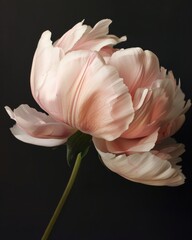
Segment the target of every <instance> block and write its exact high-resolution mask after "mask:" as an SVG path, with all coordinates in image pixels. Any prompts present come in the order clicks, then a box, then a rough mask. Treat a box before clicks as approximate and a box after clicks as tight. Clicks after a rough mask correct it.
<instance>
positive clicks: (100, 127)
mask: <svg viewBox="0 0 192 240" xmlns="http://www.w3.org/2000/svg"><path fill="white" fill-rule="evenodd" d="M40 77H41V76H40ZM37 101H38V103H40V106H41V107H42V108H43V109H44V110H45V111H46V112H47V113H49V114H50V115H51V116H54V118H56V119H58V120H60V121H63V122H65V123H66V124H68V125H70V126H72V127H73V128H77V129H79V130H80V131H82V132H84V133H88V134H91V135H93V136H95V137H100V138H105V139H107V140H113V139H115V138H117V137H118V136H120V135H121V134H122V133H123V131H125V130H126V129H127V128H128V125H129V124H130V122H131V121H132V119H133V116H134V109H133V104H132V99H131V96H130V94H129V92H128V89H127V87H126V85H125V84H124V83H123V80H122V79H121V78H120V77H119V75H118V72H117V71H116V69H115V68H114V67H112V66H110V65H106V64H105V62H104V60H103V59H102V58H101V57H100V55H99V54H98V53H96V52H91V51H73V52H70V53H68V54H67V55H66V56H65V57H64V58H63V59H62V61H61V62H60V64H59V65H58V66H57V69H54V68H53V70H52V69H50V71H49V72H48V73H47V76H46V83H45V84H43V85H42V86H41V89H40V91H39V93H38V98H37Z"/></svg>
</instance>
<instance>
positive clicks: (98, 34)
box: [72, 19, 126, 51]
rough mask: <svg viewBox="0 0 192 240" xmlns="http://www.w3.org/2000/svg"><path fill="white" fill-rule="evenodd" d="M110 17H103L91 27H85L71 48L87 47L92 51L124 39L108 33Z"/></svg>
mask: <svg viewBox="0 0 192 240" xmlns="http://www.w3.org/2000/svg"><path fill="white" fill-rule="evenodd" d="M111 22H112V21H111V20H110V19H103V20H101V21H99V22H98V23H97V24H95V26H94V27H93V28H90V27H89V28H87V31H86V32H85V34H84V35H83V36H82V38H80V39H79V41H78V42H77V43H76V45H75V46H74V47H73V49H72V50H78V49H87V50H93V51H100V49H101V48H103V47H105V46H114V45H116V44H118V43H120V42H123V41H126V37H125V36H123V37H121V38H118V37H117V36H115V35H108V33H109V25H110V24H111Z"/></svg>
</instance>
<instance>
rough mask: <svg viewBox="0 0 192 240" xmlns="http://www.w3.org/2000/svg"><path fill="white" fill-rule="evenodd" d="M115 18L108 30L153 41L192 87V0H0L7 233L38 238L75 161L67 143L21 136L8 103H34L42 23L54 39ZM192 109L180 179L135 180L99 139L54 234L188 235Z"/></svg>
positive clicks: (137, 42) (1, 231)
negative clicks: (116, 165) (101, 153)
mask: <svg viewBox="0 0 192 240" xmlns="http://www.w3.org/2000/svg"><path fill="white" fill-rule="evenodd" d="M103 18H111V19H112V20H113V23H112V25H111V26H110V33H113V34H115V35H117V36H122V35H127V37H128V41H127V42H126V43H124V44H123V46H124V47H132V46H139V47H142V48H143V49H149V50H152V51H153V52H154V53H156V54H157V55H158V57H159V59H160V63H161V65H163V66H165V67H166V68H167V69H169V70H170V69H172V70H173V71H174V73H175V76H176V78H177V79H179V78H180V79H181V84H182V89H183V91H184V92H185V94H186V98H191V92H192V79H191V77H192V67H191V56H192V37H191V33H192V30H191V29H192V22H191V20H192V6H191V1H190V0H188V1H187V0H162V1H159V0H158V1H155V0H151V1H150V0H145V1H142V0H127V1H108V0H102V1H99V0H92V1H91V0H90V1H85V0H81V1H73V0H71V1H70V0H68V1H66V0H55V1H53V0H52V1H51V0H23V1H22V0H17V1H15V0H11V1H10V0H0V81H1V84H0V85H1V93H0V142H1V144H0V239H2V240H12V239H19V240H39V239H40V238H41V236H42V234H43V231H44V230H45V227H46V225H47V224H48V221H49V219H50V217H51V215H52V213H53V210H54V209H55V207H56V205H57V203H58V200H59V199H60V196H61V194H62V192H63V190H64V188H65V186H66V183H67V180H68V178H69V175H70V171H71V169H70V168H69V167H68V166H67V163H66V157H65V154H66V151H65V148H64V147H59V148H57V149H51V148H44V147H38V146H33V145H28V144H25V143H22V142H20V141H18V140H17V139H15V138H14V137H13V136H12V135H11V133H10V131H9V127H11V126H12V124H13V121H12V120H10V119H9V117H8V115H7V114H6V112H5V111H4V106H5V105H9V106H10V107H11V108H15V107H17V106H18V105H20V104H21V103H27V104H29V105H30V106H32V107H36V106H37V104H36V103H35V101H34V100H33V98H32V96H31V92H30V87H29V75H30V68H31V62H32V57H33V54H34V51H35V49H36V45H37V41H38V40H39V37H40V35H41V33H42V32H43V31H44V30H46V29H49V30H51V31H52V32H53V36H52V39H53V40H56V39H57V38H58V37H60V36H61V35H62V34H63V33H64V32H65V31H67V30H68V29H69V28H71V27H72V26H73V25H74V24H76V23H77V22H79V21H81V20H82V19H85V23H86V24H89V25H91V26H93V25H94V24H95V23H96V22H97V21H99V20H101V19H103ZM191 129H192V124H191V111H190V112H188V113H187V121H186V123H185V125H184V126H183V127H182V129H181V130H180V131H179V132H178V133H177V134H176V136H175V137H176V138H177V140H178V141H181V142H183V143H185V145H186V152H185V153H184V154H183V172H184V173H185V175H186V177H187V180H186V183H185V184H184V185H182V186H180V187H176V188H171V187H152V186H146V185H142V184H137V183H133V182H130V181H127V180H125V179H123V178H122V177H120V176H118V175H116V174H114V173H112V172H110V171H109V170H107V169H106V168H105V167H104V166H103V165H102V163H101V162H100V161H99V160H98V157H97V154H96V152H95V150H94V149H91V151H90V153H89V154H88V156H87V157H86V159H85V160H84V161H83V164H82V166H81V169H80V172H79V175H78V179H77V182H76V183H75V186H74V188H73V190H72V192H71V194H70V196H69V198H68V201H67V203H66V205H65V207H64V209H63V211H62V214H61V216H60V218H59V220H58V222H57V224H56V226H55V228H54V231H53V234H52V236H51V238H50V239H53V240H61V239H66V240H74V239H78V240H99V239H102V240H113V239H115V240H125V239H126V240H128V239H129V240H140V239H143V240H145V239H146V240H162V239H163V240H177V239H182V240H188V239H191V229H192V159H191V155H192V154H191V136H192V131H191Z"/></svg>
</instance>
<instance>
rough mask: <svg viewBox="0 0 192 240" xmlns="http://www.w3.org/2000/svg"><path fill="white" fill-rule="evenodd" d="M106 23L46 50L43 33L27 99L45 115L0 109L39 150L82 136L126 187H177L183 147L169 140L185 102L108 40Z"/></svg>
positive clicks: (148, 55)
mask: <svg viewBox="0 0 192 240" xmlns="http://www.w3.org/2000/svg"><path fill="white" fill-rule="evenodd" d="M111 22H112V21H111V20H110V19H103V20H101V21H99V22H98V23H97V24H96V25H95V26H94V27H93V28H92V27H90V26H88V25H85V24H83V21H82V22H79V23H77V24H76V25H75V26H74V27H73V28H71V29H70V30H69V31H67V32H66V33H65V34H64V35H63V36H62V37H61V38H60V39H58V40H57V41H56V42H54V43H52V41H51V32H50V31H45V32H44V33H43V34H42V35H41V38H40V40H39V42H38V45H37V49H36V51H35V54H34V58H33V63H32V68H31V79H30V84H31V92H32V95H33V97H34V99H35V101H36V102H37V103H38V104H39V106H40V107H41V108H42V109H43V111H44V112H38V111H36V110H35V109H33V108H30V107H29V106H28V105H26V104H23V105H21V106H19V107H18V108H17V109H15V110H13V111H12V110H11V109H10V108H9V107H8V106H6V110H7V113H8V114H9V115H10V117H11V118H12V119H13V120H15V121H16V124H15V125H14V126H13V127H12V128H11V131H12V133H13V135H14V136H15V137H16V138H18V139H19V140H21V141H23V142H27V143H30V144H35V145H41V146H47V147H52V146H57V145H61V144H64V143H66V141H67V139H68V138H69V137H70V136H71V135H73V134H74V133H75V132H76V131H81V132H83V133H86V134H89V135H91V136H92V137H93V143H94V145H95V148H96V149H97V151H98V153H99V154H100V156H101V159H102V161H103V162H104V164H105V165H106V166H107V167H108V168H109V169H110V170H112V171H113V172H115V173H117V174H119V175H121V176H122V177H124V178H127V179H129V180H131V181H135V182H139V183H144V184H149V185H158V186H162V185H168V186H177V185H180V184H183V183H184V180H185V176H184V175H183V173H182V171H181V167H180V166H179V165H177V163H178V162H179V161H180V160H181V159H180V155H181V154H182V153H183V152H184V146H183V145H182V144H178V143H176V141H175V140H173V138H171V136H173V135H174V134H175V133H176V132H177V131H178V130H179V129H180V128H181V126H182V125H183V123H184V121H185V113H186V112H187V110H188V109H189V108H190V106H191V102H190V100H188V101H185V95H184V93H183V92H182V90H181V87H180V83H179V84H177V82H176V80H175V78H174V76H173V73H172V72H171V71H167V70H166V69H165V68H163V67H161V66H160V63H159V60H158V57H157V56H156V55H155V54H154V53H153V52H151V51H149V50H145V51H144V50H143V49H141V48H139V47H135V48H127V49H118V48H115V45H117V44H119V43H121V42H123V41H125V40H126V37H125V36H124V37H121V38H119V37H117V36H115V35H111V34H109V25H110V24H111Z"/></svg>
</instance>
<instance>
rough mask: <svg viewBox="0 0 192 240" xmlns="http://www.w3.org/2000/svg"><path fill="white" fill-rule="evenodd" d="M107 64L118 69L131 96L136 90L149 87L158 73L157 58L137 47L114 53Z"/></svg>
mask: <svg viewBox="0 0 192 240" xmlns="http://www.w3.org/2000/svg"><path fill="white" fill-rule="evenodd" d="M109 64H111V65H113V66H115V67H116V68H117V69H118V72H119V75H120V77H122V78H123V79H124V82H125V84H126V85H127V86H128V88H129V91H130V93H131V95H132V96H133V95H134V93H135V91H136V89H138V88H147V87H149V86H150V85H151V84H152V82H153V81H155V80H156V79H157V78H158V76H159V72H160V69H159V60H158V58H157V56H156V55H155V54H154V53H152V52H151V51H148V50H146V51H143V50H142V49H141V48H138V47H137V48H128V49H123V50H119V51H116V52H115V53H114V54H113V55H112V56H111V58H110V60H109Z"/></svg>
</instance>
